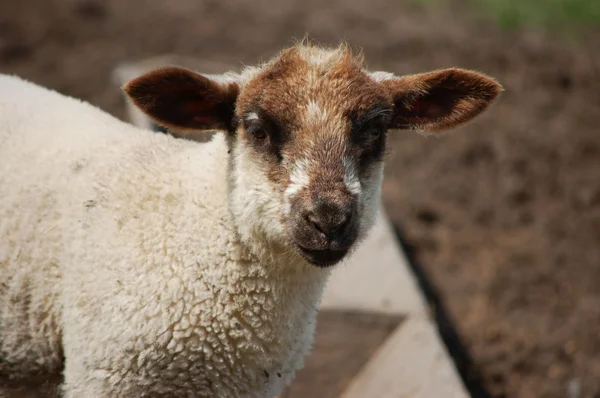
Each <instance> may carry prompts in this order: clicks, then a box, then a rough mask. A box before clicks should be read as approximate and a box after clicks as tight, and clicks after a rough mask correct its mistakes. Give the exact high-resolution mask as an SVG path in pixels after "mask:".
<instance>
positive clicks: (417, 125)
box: [124, 44, 502, 266]
mask: <svg viewBox="0 0 600 398" xmlns="http://www.w3.org/2000/svg"><path fill="white" fill-rule="evenodd" d="M124 89H125V91H126V93H127V94H128V96H129V97H130V98H131V100H132V101H133V102H134V104H136V105H137V106H138V107H140V109H141V110H143V111H144V112H145V113H146V114H147V115H148V116H149V117H151V118H152V119H153V120H154V121H156V122H157V123H159V124H161V125H164V126H166V127H171V128H175V129H177V130H184V129H187V130H208V129H220V130H224V131H225V132H226V134H227V137H228V143H229V149H230V152H231V157H230V181H229V187H230V192H229V208H230V211H231V213H232V214H233V216H234V218H235V220H236V223H237V227H238V230H239V233H240V236H241V238H242V239H243V240H244V241H246V242H247V243H249V244H253V243H256V241H267V242H269V247H279V248H282V250H283V251H284V252H287V253H293V255H294V256H295V255H296V254H299V255H300V256H301V258H303V259H305V260H307V261H308V262H309V263H312V264H315V265H318V266H329V265H333V264H335V263H337V262H338V261H340V260H341V259H342V258H344V257H345V256H346V254H347V253H348V252H349V251H350V250H351V248H353V247H354V246H356V242H357V241H359V240H360V239H361V238H363V237H364V236H365V234H366V233H367V231H368V230H369V228H370V227H371V226H372V224H373V222H374V218H375V215H376V210H377V207H378V205H379V197H380V190H381V181H382V176H383V158H384V153H385V149H386V135H387V134H388V130H394V129H401V130H417V131H422V132H426V133H435V132H439V131H443V130H447V129H450V128H453V127H455V126H457V125H460V124H462V123H464V122H467V121H469V120H471V119H472V118H474V117H475V116H477V115H478V114H480V113H481V112H482V111H483V110H484V109H486V107H487V106H488V105H489V104H490V103H491V102H492V101H493V100H494V99H495V98H496V97H497V96H498V94H499V93H500V91H501V90H502V89H501V86H500V85H499V84H498V83H497V82H496V81H495V80H493V79H492V78H490V77H487V76H485V75H483V74H480V73H477V72H473V71H468V70H463V69H456V68H452V69H444V70H438V71H433V72H429V73H423V74H418V75H409V76H403V77H396V76H394V75H393V74H391V73H387V72H369V71H367V70H365V69H364V68H363V66H362V62H361V60H360V59H359V58H356V57H353V56H352V54H351V52H350V51H349V49H348V48H347V47H346V46H340V47H339V48H337V49H323V48H319V47H315V46H311V45H304V44H299V45H296V46H293V47H292V48H289V49H286V50H284V51H282V52H281V53H280V54H278V55H277V56H276V57H275V58H273V59H272V60H271V61H269V62H267V63H265V64H262V65H260V66H257V67H249V68H246V69H245V70H243V71H242V72H241V73H239V74H238V73H227V74H224V75H218V76H215V75H202V74H198V73H196V72H192V71H190V70H187V69H183V68H178V67H167V68H162V69H158V70H155V71H152V72H149V73H147V74H145V75H143V76H140V77H138V78H136V79H134V80H132V81H131V82H129V83H128V84H127V85H126V86H125V87H124Z"/></svg>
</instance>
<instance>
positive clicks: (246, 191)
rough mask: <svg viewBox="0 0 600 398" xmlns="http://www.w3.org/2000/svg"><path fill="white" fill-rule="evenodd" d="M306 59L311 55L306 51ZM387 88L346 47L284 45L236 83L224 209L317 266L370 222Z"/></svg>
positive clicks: (334, 257) (388, 103)
mask: <svg viewBox="0 0 600 398" xmlns="http://www.w3.org/2000/svg"><path fill="white" fill-rule="evenodd" d="M311 56H312V58H311ZM392 110H393V102H392V97H391V95H390V94H389V93H388V92H387V91H385V90H382V87H381V85H380V84H379V83H378V82H376V81H375V80H373V79H372V78H371V77H370V76H369V74H368V73H367V72H365V71H363V70H362V69H361V67H360V65H359V64H358V63H357V62H356V61H355V60H354V59H353V58H352V57H351V56H350V55H349V54H347V53H344V52H334V53H327V54H323V53H319V52H316V53H315V52H314V51H312V50H303V51H298V50H295V49H294V50H292V51H287V52H284V53H283V54H282V56H281V57H280V58H279V59H277V60H276V61H274V62H272V63H270V64H267V65H266V66H265V67H264V68H263V69H262V70H261V71H260V72H255V73H254V74H253V76H252V78H251V79H250V80H249V81H248V82H247V83H246V84H245V85H243V86H242V87H241V90H240V94H239V97H238V101H237V106H236V117H237V120H238V126H237V129H236V133H235V140H234V144H233V146H234V149H233V154H234V156H233V167H234V169H233V181H234V183H233V184H232V193H233V195H232V208H233V209H234V212H235V213H236V214H237V215H239V216H240V218H243V221H242V222H241V224H243V225H245V226H253V227H254V228H256V229H257V230H261V231H262V232H263V233H266V234H268V235H269V237H270V238H271V239H274V240H278V241H280V242H282V243H283V244H285V245H286V246H288V247H289V249H291V250H293V251H295V252H297V253H298V254H300V255H301V256H302V257H303V258H305V259H306V260H307V261H309V262H310V263H312V264H315V265H318V266H328V265H332V264H335V263H336V262H338V261H340V260H341V259H342V258H344V256H345V255H346V254H347V253H348V251H349V250H350V249H351V248H352V247H353V246H354V245H355V243H356V241H357V240H358V239H359V238H360V237H362V236H364V235H365V233H366V232H367V230H368V229H369V227H370V226H371V225H372V223H373V218H374V216H375V210H376V209H377V205H378V201H379V191H380V186H381V179H382V171H383V154H384V151H385V141H386V134H387V129H388V126H389V124H390V118H391V116H392Z"/></svg>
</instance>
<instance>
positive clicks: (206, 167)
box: [0, 75, 375, 397]
mask: <svg viewBox="0 0 600 398" xmlns="http://www.w3.org/2000/svg"><path fill="white" fill-rule="evenodd" d="M234 155H235V154H234ZM246 161H247V160H246ZM228 164H229V155H228V146H227V144H226V140H225V138H224V136H223V135H222V134H217V135H216V136H215V138H214V139H213V140H212V141H211V142H209V143H206V144H201V143H197V142H192V141H186V140H178V139H174V138H173V137H170V136H167V135H161V134H156V133H153V132H150V131H145V130H140V129H138V128H135V127H133V126H130V125H128V124H125V123H123V122H120V121H118V120H116V119H114V118H113V117H111V116H109V115H107V114H105V113H104V112H102V111H100V110H98V109H96V108H94V107H92V106H91V105H89V104H86V103H82V102H80V101H77V100H74V99H71V98H68V97H65V96H62V95H60V94H57V93H55V92H52V91H49V90H46V89H43V88H40V87H38V86H35V85H33V84H31V83H27V82H24V81H22V80H20V79H18V78H15V77H10V76H2V75H0V198H1V201H0V386H2V380H3V379H2V378H3V377H4V378H10V379H13V380H17V381H18V379H22V380H27V379H28V378H29V377H33V376H34V375H35V374H36V373H37V372H40V373H41V374H46V373H47V374H49V375H54V376H56V375H57V374H58V373H59V372H60V371H61V368H62V366H63V364H62V355H63V353H64V356H65V358H66V361H65V368H64V385H63V393H64V396H65V397H121V396H127V397H134V396H135V397H145V396H156V395H162V396H181V397H183V396H191V395H190V391H193V393H194V394H195V395H194V396H200V397H272V396H274V395H276V394H279V393H280V392H281V390H282V389H283V387H284V385H285V384H286V383H288V382H289V381H290V380H291V379H292V378H293V376H294V373H295V371H296V370H297V369H298V368H300V367H301V366H302V361H303V358H304V356H305V354H306V353H307V351H308V349H309V347H310V345H311V343H312V335H313V332H314V327H315V315H316V303H317V301H318V299H319V297H320V295H321V292H322V290H323V287H324V283H325V280H326V278H327V276H328V273H329V271H327V270H323V269H320V268H318V267H312V266H308V265H307V264H305V263H304V262H302V261H301V260H298V259H297V257H296V256H289V257H286V256H280V257H273V256H262V253H263V252H262V251H261V250H254V249H253V247H252V245H253V244H255V243H256V244H257V245H258V244H259V243H260V242H245V244H242V243H241V242H240V240H239V238H238V235H237V232H238V231H237V230H236V228H235V223H234V221H233V220H232V215H231V214H230V212H229V210H228V203H230V202H235V201H236V198H231V197H228V185H227V184H228V183H232V182H231V181H229V182H228ZM248 166H249V167H257V165H248ZM233 183H234V184H235V182H233ZM240 183H241V182H240ZM249 194H251V195H255V196H256V201H257V203H258V202H260V200H261V195H268V194H269V193H268V192H254V193H249ZM374 202H375V201H374ZM246 211H251V209H246ZM241 216H242V220H243V214H242V215H241ZM268 221H269V220H266V221H265V223H266V222H268ZM240 224H243V223H240ZM273 258H279V259H280V260H279V261H283V260H281V259H285V258H289V259H288V260H287V262H285V263H281V262H277V261H273V260H272V259H273ZM295 262H297V263H295ZM0 396H2V390H1V387H0Z"/></svg>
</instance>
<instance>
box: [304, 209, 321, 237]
mask: <svg viewBox="0 0 600 398" xmlns="http://www.w3.org/2000/svg"><path fill="white" fill-rule="evenodd" d="M306 220H307V221H308V223H309V224H312V226H313V227H314V228H315V229H316V230H317V231H319V232H320V233H322V234H325V230H324V228H323V227H322V226H321V224H320V221H319V219H318V218H317V217H316V216H315V215H314V214H308V215H307V216H306Z"/></svg>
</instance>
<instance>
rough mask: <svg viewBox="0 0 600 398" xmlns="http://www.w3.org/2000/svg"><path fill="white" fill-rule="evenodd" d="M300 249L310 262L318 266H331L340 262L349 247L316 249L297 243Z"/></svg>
mask: <svg viewBox="0 0 600 398" xmlns="http://www.w3.org/2000/svg"><path fill="white" fill-rule="evenodd" d="M296 246H297V247H298V251H299V252H300V254H301V255H302V257H304V258H305V259H306V260H307V261H308V262H309V263H311V264H313V265H316V266H317V267H323V268H325V267H331V266H332V265H335V264H337V263H338V262H340V261H341V260H342V259H343V258H344V256H346V254H347V253H348V249H343V250H333V249H325V250H314V249H309V248H307V247H303V246H300V245H298V244H296Z"/></svg>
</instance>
